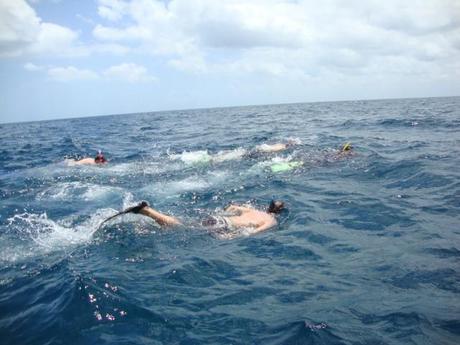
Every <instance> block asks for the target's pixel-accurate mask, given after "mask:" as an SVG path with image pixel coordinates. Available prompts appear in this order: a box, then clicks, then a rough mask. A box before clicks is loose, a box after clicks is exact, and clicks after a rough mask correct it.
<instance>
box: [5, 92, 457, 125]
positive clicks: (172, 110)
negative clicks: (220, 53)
mask: <svg viewBox="0 0 460 345" xmlns="http://www.w3.org/2000/svg"><path fill="white" fill-rule="evenodd" d="M455 97H460V95H454V96H425V97H423V96H422V97H419V96H417V97H400V98H399V97H386V98H385V97H384V98H362V99H343V100H333V101H301V102H281V103H268V104H243V105H227V106H225V105H224V106H211V107H206V106H204V107H196V108H182V109H161V110H151V111H139V112H130V113H121V114H99V115H87V116H79V117H62V118H52V119H42V120H32V121H17V122H1V121H0V125H10V124H17V123H34V122H47V121H64V120H74V119H75V120H78V119H85V118H96V117H107V116H127V115H140V114H152V113H165V112H176V111H192V110H210V109H223V108H241V107H262V106H276V105H290V104H311V103H338V102H359V101H366V102H369V101H384V100H404V99H424V98H455Z"/></svg>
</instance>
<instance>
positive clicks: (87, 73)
mask: <svg viewBox="0 0 460 345" xmlns="http://www.w3.org/2000/svg"><path fill="white" fill-rule="evenodd" d="M24 69H26V70H27V71H30V72H37V71H45V72H46V73H47V74H48V76H49V77H50V78H51V80H54V81H60V82H70V81H78V80H96V79H99V80H118V81H122V82H130V83H139V82H142V83H143V82H152V81H157V78H156V77H155V76H153V75H151V74H149V72H148V70H147V68H145V67H144V66H142V65H137V64H134V63H122V64H120V65H114V66H110V67H108V68H106V69H105V70H103V71H102V72H96V71H94V70H90V69H84V68H77V67H74V66H67V67H61V66H40V65H36V64H33V63H31V62H28V63H26V64H25V65H24Z"/></svg>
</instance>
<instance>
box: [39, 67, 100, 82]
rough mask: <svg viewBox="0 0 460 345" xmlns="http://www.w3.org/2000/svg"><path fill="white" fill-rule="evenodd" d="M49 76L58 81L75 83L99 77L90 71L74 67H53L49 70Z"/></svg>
mask: <svg viewBox="0 0 460 345" xmlns="http://www.w3.org/2000/svg"><path fill="white" fill-rule="evenodd" d="M48 75H49V77H50V78H51V79H53V80H56V81H63V82H67V81H74V80H94V79H98V78H99V76H98V74H97V73H96V72H94V71H91V70H88V69H78V68H76V67H74V66H68V67H51V68H49V69H48Z"/></svg>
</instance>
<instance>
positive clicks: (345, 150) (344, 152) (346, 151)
mask: <svg viewBox="0 0 460 345" xmlns="http://www.w3.org/2000/svg"><path fill="white" fill-rule="evenodd" d="M353 149H354V147H353V146H352V145H351V143H350V142H347V143H345V144H343V145H342V147H341V148H340V151H339V153H338V154H337V155H338V156H339V157H343V156H352V155H354V154H355V151H353Z"/></svg>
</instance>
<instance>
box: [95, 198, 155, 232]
mask: <svg viewBox="0 0 460 345" xmlns="http://www.w3.org/2000/svg"><path fill="white" fill-rule="evenodd" d="M147 206H149V203H148V202H147V201H141V202H140V203H139V204H137V205H136V206H131V207H128V208H126V209H124V210H123V211H120V212H118V213H116V214H114V215H113V216H110V217H109V218H107V219H105V220H104V221H103V222H102V223H101V224H100V225H99V228H98V230H99V229H100V228H101V227H102V225H103V224H105V223H107V222H108V221H109V220H112V219H113V218H115V217H118V216H121V215H123V214H128V213H134V214H137V213H139V212H140V211H141V210H142V209H143V208H144V207H147Z"/></svg>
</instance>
